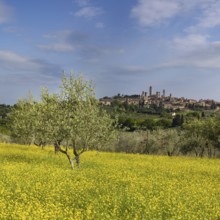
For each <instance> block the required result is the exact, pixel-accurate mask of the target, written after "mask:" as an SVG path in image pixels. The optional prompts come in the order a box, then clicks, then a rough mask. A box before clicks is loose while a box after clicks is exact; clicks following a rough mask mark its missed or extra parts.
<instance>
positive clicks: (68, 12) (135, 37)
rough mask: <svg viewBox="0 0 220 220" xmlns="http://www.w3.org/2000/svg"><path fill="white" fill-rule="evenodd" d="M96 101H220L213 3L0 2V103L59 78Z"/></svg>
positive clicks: (219, 10) (219, 7) (218, 9)
mask: <svg viewBox="0 0 220 220" xmlns="http://www.w3.org/2000/svg"><path fill="white" fill-rule="evenodd" d="M64 70H65V71H66V72H67V73H68V72H70V70H73V71H74V72H75V73H76V74H77V73H79V72H82V73H83V74H84V76H85V78H86V79H88V80H93V82H94V84H95V87H96V93H97V97H102V96H112V95H115V94H117V93H121V94H140V93H141V91H142V90H144V91H147V90H148V87H149V86H150V85H152V86H153V90H154V92H156V91H157V90H158V91H162V89H166V92H167V94H168V93H172V94H173V96H177V97H182V96H185V97H187V98H195V99H200V98H211V99H215V100H218V101H220V86H219V83H220V1H219V0H190V1H188V0H19V1H15V0H0V103H7V104H13V103H15V102H16V101H17V99H18V98H21V97H24V96H25V95H26V94H27V93H28V92H29V91H32V93H34V94H35V95H36V96H39V93H40V89H41V87H42V86H47V87H49V89H50V91H52V92H56V91H57V88H58V85H59V83H60V78H61V76H62V72H63V71H64Z"/></svg>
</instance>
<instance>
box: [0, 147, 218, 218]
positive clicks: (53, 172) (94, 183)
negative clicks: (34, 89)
mask: <svg viewBox="0 0 220 220" xmlns="http://www.w3.org/2000/svg"><path fill="white" fill-rule="evenodd" d="M81 161H82V165H81V168H80V169H77V168H76V169H75V170H71V169H70V165H69V164H68V160H67V159H66V158H65V156H64V155H61V154H58V155H55V154H54V152H53V149H52V148H51V149H50V148H49V147H48V148H46V149H44V150H41V149H40V148H38V147H35V146H21V145H9V144H0V177H1V178H0V219H77V220H78V219H79V220H80V219H123V220H124V219H150V220H151V219H184V220H185V219H220V160H219V159H196V158H183V157H173V158H168V157H165V156H147V155H128V154H119V153H97V152H86V153H84V154H83V155H82V160H81Z"/></svg>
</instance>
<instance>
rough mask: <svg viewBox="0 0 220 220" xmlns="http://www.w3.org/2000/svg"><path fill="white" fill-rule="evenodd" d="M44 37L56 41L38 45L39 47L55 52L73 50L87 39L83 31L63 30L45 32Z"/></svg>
mask: <svg viewBox="0 0 220 220" xmlns="http://www.w3.org/2000/svg"><path fill="white" fill-rule="evenodd" d="M44 38H46V39H49V40H50V42H51V41H52V40H53V41H54V42H52V43H50V44H42V45H38V46H37V47H38V48H40V49H43V50H48V51H53V52H72V51H74V50H75V49H77V48H78V47H80V46H81V43H82V42H83V41H84V40H86V39H87V35H86V34H85V33H83V32H77V31H72V30H63V31H58V32H55V33H49V34H45V35H44Z"/></svg>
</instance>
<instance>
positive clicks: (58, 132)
mask: <svg viewBox="0 0 220 220" xmlns="http://www.w3.org/2000/svg"><path fill="white" fill-rule="evenodd" d="M10 119H11V130H12V134H13V136H14V137H15V138H17V139H18V140H20V141H22V142H24V143H26V144H31V143H34V144H36V145H41V146H44V145H49V144H52V145H54V147H55V152H61V153H63V154H65V155H66V156H67V158H68V160H69V162H70V164H71V166H72V167H73V165H74V160H75V161H76V162H77V164H78V166H79V163H80V161H79V158H80V155H81V154H82V153H83V152H85V151H86V150H89V149H99V148H101V147H103V146H104V144H105V143H106V142H107V141H109V140H110V139H111V138H113V137H114V133H115V126H116V124H117V123H116V121H115V120H113V119H111V117H110V116H109V115H108V114H107V112H106V111H104V110H103V109H100V107H99V105H98V101H97V100H96V98H95V92H94V87H93V85H92V83H91V82H88V81H86V80H84V79H83V77H82V75H80V76H79V77H75V76H74V75H73V74H70V76H69V77H67V76H66V75H64V76H63V78H62V84H61V86H60V91H59V93H57V94H50V93H49V91H48V89H46V88H45V89H43V90H42V91H41V100H40V101H36V100H34V98H33V97H32V96H29V97H28V98H26V99H23V100H20V101H18V103H17V105H16V107H15V108H14V109H13V110H12V112H11V115H10ZM70 150H72V152H73V157H72V156H71V154H70Z"/></svg>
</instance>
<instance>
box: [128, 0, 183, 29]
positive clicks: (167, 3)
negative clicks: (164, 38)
mask: <svg viewBox="0 0 220 220" xmlns="http://www.w3.org/2000/svg"><path fill="white" fill-rule="evenodd" d="M179 10H180V5H179V4H178V1H175V0H153V1H152V0H139V1H138V5H137V6H135V7H133V8H132V10H131V16H132V17H134V18H137V19H138V22H139V24H140V26H142V27H151V26H155V25H158V24H160V23H162V22H164V20H166V19H169V18H172V17H173V16H174V15H176V14H177V13H178V12H179Z"/></svg>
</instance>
